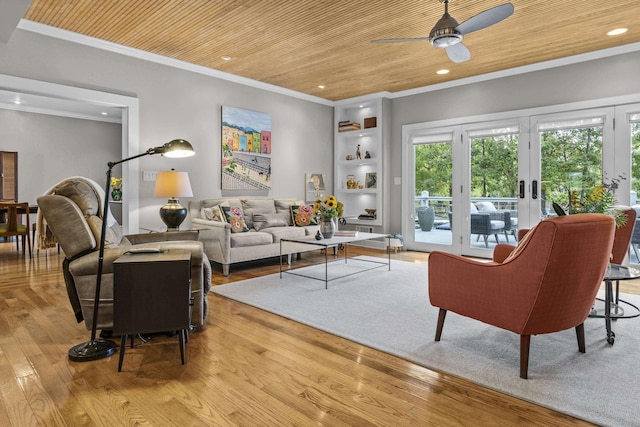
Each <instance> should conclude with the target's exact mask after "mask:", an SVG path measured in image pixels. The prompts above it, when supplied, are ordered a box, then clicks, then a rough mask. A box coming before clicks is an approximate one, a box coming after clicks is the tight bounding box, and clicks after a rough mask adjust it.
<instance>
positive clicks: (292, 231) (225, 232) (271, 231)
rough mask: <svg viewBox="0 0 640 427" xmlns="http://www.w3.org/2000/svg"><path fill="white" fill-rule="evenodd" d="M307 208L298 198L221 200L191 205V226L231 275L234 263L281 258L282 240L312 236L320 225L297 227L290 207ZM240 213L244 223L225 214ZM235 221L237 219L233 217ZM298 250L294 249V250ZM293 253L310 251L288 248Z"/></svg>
mask: <svg viewBox="0 0 640 427" xmlns="http://www.w3.org/2000/svg"><path fill="white" fill-rule="evenodd" d="M292 205H293V206H300V205H305V203H304V202H302V201H300V200H296V199H275V198H250V199H249V198H247V199H240V198H220V199H199V200H192V201H191V202H189V213H190V215H191V227H192V228H193V229H197V230H199V234H200V237H199V240H200V241H201V242H202V244H203V245H204V251H205V253H206V254H207V257H208V258H209V260H210V261H213V262H216V263H219V264H221V266H222V273H223V274H224V275H225V276H228V275H229V268H230V266H231V264H235V263H239V262H245V261H253V260H257V259H262V258H271V257H277V256H280V239H282V238H294V237H304V236H313V235H315V234H316V232H317V231H318V229H319V227H318V226H317V225H307V226H301V227H300V226H295V225H294V222H293V220H292V215H291V206H292ZM221 207H225V208H226V210H227V211H229V210H230V209H234V208H235V209H234V210H235V212H236V213H237V212H241V215H242V218H243V219H244V224H246V227H244V226H243V224H238V223H234V221H231V223H230V222H229V221H228V220H225V217H224V212H222V209H221ZM234 219H236V218H234ZM294 248H295V250H294ZM288 249H290V250H289V252H288V253H287V255H288V260H287V262H290V261H291V254H293V253H299V252H304V251H305V250H310V249H312V247H311V248H310V247H309V246H308V245H305V246H302V245H300V246H295V245H291V246H288Z"/></svg>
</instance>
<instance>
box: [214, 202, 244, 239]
mask: <svg viewBox="0 0 640 427" xmlns="http://www.w3.org/2000/svg"><path fill="white" fill-rule="evenodd" d="M220 209H222V212H224V219H225V222H227V223H229V224H230V225H231V232H232V233H244V232H246V231H249V227H247V224H246V223H245V222H244V218H243V217H242V209H240V208H236V207H230V206H220Z"/></svg>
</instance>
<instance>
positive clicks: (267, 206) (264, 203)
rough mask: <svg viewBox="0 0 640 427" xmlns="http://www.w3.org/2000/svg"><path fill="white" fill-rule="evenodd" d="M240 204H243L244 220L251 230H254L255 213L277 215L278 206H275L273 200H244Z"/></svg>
mask: <svg viewBox="0 0 640 427" xmlns="http://www.w3.org/2000/svg"><path fill="white" fill-rule="evenodd" d="M240 202H241V203H242V213H244V220H245V222H246V223H247V227H249V228H254V226H253V214H254V213H257V212H259V213H276V205H275V204H274V202H273V199H242V200H240Z"/></svg>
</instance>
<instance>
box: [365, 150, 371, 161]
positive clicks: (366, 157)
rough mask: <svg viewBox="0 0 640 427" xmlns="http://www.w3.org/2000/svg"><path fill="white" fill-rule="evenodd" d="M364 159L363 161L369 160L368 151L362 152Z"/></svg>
mask: <svg viewBox="0 0 640 427" xmlns="http://www.w3.org/2000/svg"><path fill="white" fill-rule="evenodd" d="M364 158H365V159H370V158H371V153H369V152H368V151H365V152H364Z"/></svg>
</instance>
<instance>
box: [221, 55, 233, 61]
mask: <svg viewBox="0 0 640 427" xmlns="http://www.w3.org/2000/svg"><path fill="white" fill-rule="evenodd" d="M220 58H222V60H223V61H231V57H230V56H227V55H224V56H221V57H220Z"/></svg>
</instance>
